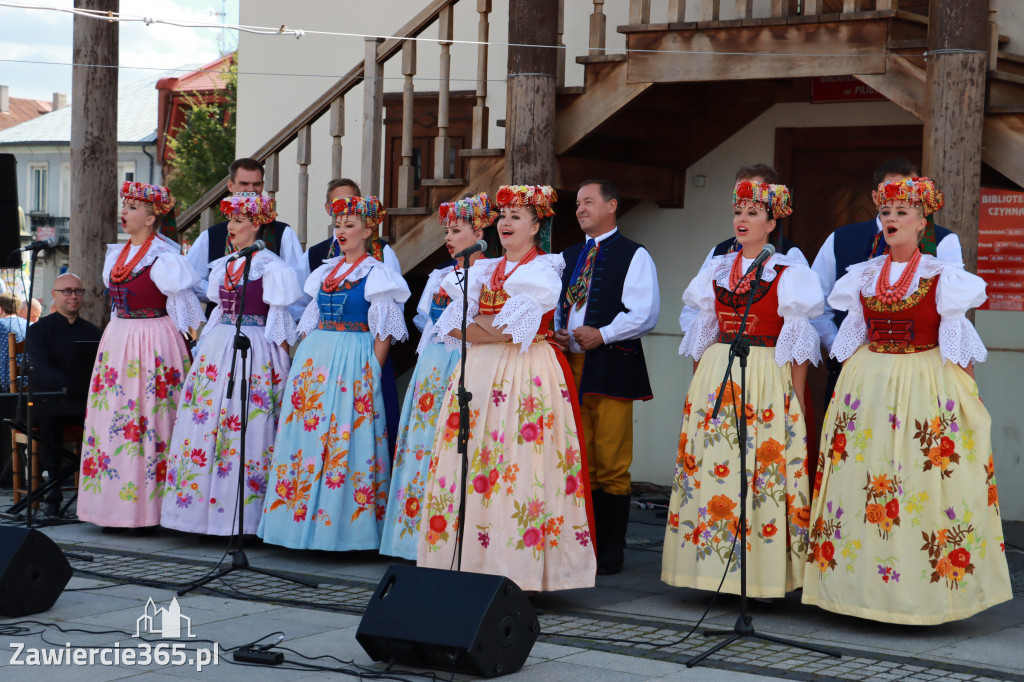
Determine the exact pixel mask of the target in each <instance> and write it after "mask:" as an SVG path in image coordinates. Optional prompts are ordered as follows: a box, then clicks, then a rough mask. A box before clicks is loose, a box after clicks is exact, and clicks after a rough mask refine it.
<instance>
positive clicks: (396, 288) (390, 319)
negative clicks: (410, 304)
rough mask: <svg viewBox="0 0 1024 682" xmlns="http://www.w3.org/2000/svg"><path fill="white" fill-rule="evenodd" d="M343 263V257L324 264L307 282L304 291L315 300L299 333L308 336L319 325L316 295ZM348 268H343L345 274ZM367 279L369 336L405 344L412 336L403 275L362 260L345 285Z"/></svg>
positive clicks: (378, 262)
mask: <svg viewBox="0 0 1024 682" xmlns="http://www.w3.org/2000/svg"><path fill="white" fill-rule="evenodd" d="M342 259H344V256H338V257H337V258H331V259H330V260H327V261H324V264H323V265H321V266H320V267H318V268H317V269H316V270H314V271H313V272H311V273H310V275H309V277H307V278H306V283H305V285H304V286H303V287H302V290H303V291H304V292H305V293H306V295H307V296H310V297H311V298H312V299H313V300H311V301H310V302H309V304H308V305H306V310H305V312H303V313H302V318H301V319H300V320H299V327H298V331H299V333H300V334H308V333H310V332H311V331H313V330H314V329H316V328H317V326H318V325H319V324H320V307H319V306H318V305H317V293H318V292H319V291H320V285H321V284H323V281H324V279H326V278H327V275H329V274H330V272H331V270H333V269H334V266H335V265H337V264H338V262H339V261H341V260H342ZM345 267H346V266H344V265H342V271H344V269H345ZM364 277H365V278H366V288H365V289H364V290H363V295H364V296H365V297H366V300H367V302H369V304H370V310H369V313H368V315H367V320H366V322H367V324H368V325H369V327H370V333H372V334H373V336H374V337H375V338H378V339H380V340H381V341H383V340H384V339H386V338H388V337H391V342H392V343H397V342H399V341H405V340H406V339H407V338H409V332H408V330H407V329H406V328H405V315H404V314H403V312H402V304H404V303H405V302H406V300H408V298H409V285H408V284H406V283H405V280H404V279H403V278H402V276H401V275H399V274H398V273H396V272H395V271H394V270H392V269H391V268H389V267H388V266H386V265H384V264H383V263H381V262H380V261H379V260H377V259H375V258H373V257H369V258H366V259H365V260H363V262H362V263H360V264H359V265H357V266H356V267H355V269H354V270H352V272H350V273H348V275H346V276H345V279H344V280H342V281H344V282H356V281H359V280H361V279H363V278H364Z"/></svg>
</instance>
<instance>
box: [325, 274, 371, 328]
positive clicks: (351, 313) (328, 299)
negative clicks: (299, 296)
mask: <svg viewBox="0 0 1024 682" xmlns="http://www.w3.org/2000/svg"><path fill="white" fill-rule="evenodd" d="M365 291H366V278H365V277H364V278H362V279H359V280H355V281H352V280H346V281H344V282H342V283H341V285H340V286H339V287H338V290H337V291H324V288H323V287H322V286H321V287H320V291H319V292H318V293H317V298H316V303H317V307H318V308H319V309H320V324H319V326H318V329H327V330H330V331H336V332H366V331H370V327H369V324H367V319H368V316H369V313H370V302H369V301H367V300H366V294H365Z"/></svg>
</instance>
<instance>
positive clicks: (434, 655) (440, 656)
mask: <svg viewBox="0 0 1024 682" xmlns="http://www.w3.org/2000/svg"><path fill="white" fill-rule="evenodd" d="M538 634H540V622H539V621H538V620H537V614H536V613H535V612H534V610H533V605H532V604H530V600H529V599H527V598H526V595H525V594H523V591H522V590H521V589H519V586H518V585H516V584H515V583H514V582H512V581H511V580H509V579H508V578H506V577H504V576H500V575H487V574H483V573H458V572H456V571H442V570H438V569H436V568H420V567H417V566H402V565H398V564H392V565H391V567H390V568H388V572H387V573H385V574H384V577H383V578H382V579H381V581H380V584H379V585H377V589H376V591H375V592H374V593H373V596H372V597H371V598H370V603H369V604H367V606H366V612H365V613H364V614H363V620H362V621H361V622H360V623H359V629H358V630H357V631H356V639H357V640H358V641H359V644H360V645H361V646H362V647H363V649H365V650H366V653H368V654H369V655H370V658H372V659H373V660H375V661H393V662H395V663H400V664H402V665H409V666H415V667H419V668H432V669H435V670H446V671H450V672H457V673H467V674H471V675H480V676H483V677H497V676H499V675H507V674H509V673H513V672H515V671H517V670H519V669H520V668H522V667H523V663H525V662H526V657H527V656H529V655H530V650H531V649H533V645H534V643H535V642H536V641H537V635H538Z"/></svg>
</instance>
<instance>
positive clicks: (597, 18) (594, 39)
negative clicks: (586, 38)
mask: <svg viewBox="0 0 1024 682" xmlns="http://www.w3.org/2000/svg"><path fill="white" fill-rule="evenodd" d="M509 11H511V8H509ZM607 30H608V17H606V16H605V14H604V0H594V11H593V12H592V13H591V15H590V51H589V53H588V54H589V55H590V56H591V57H599V56H601V55H603V54H604V34H605V32H606V31H607Z"/></svg>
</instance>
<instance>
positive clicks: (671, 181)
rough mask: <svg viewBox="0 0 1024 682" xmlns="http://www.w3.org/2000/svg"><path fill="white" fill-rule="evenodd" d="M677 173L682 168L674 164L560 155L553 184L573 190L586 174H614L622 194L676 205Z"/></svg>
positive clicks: (600, 176) (608, 175)
mask: <svg viewBox="0 0 1024 682" xmlns="http://www.w3.org/2000/svg"><path fill="white" fill-rule="evenodd" d="M681 173H682V174H683V175H684V176H685V171H680V170H678V169H674V168H657V167H654V166H650V165H647V164H635V163H622V162H619V161H607V160H602V159H585V158H577V157H572V156H560V157H558V178H557V180H556V187H558V189H559V190H566V191H569V190H572V191H575V190H576V188H577V186H578V185H579V184H580V183H581V182H583V181H584V180H587V179H589V178H614V181H615V186H616V187H617V188H618V190H619V193H620V194H621V195H622V196H623V197H625V198H628V199H639V200H644V199H647V200H650V201H657V202H661V203H671V204H675V205H679V204H682V196H681V194H680V191H679V190H680V186H679V175H680V174H681Z"/></svg>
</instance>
